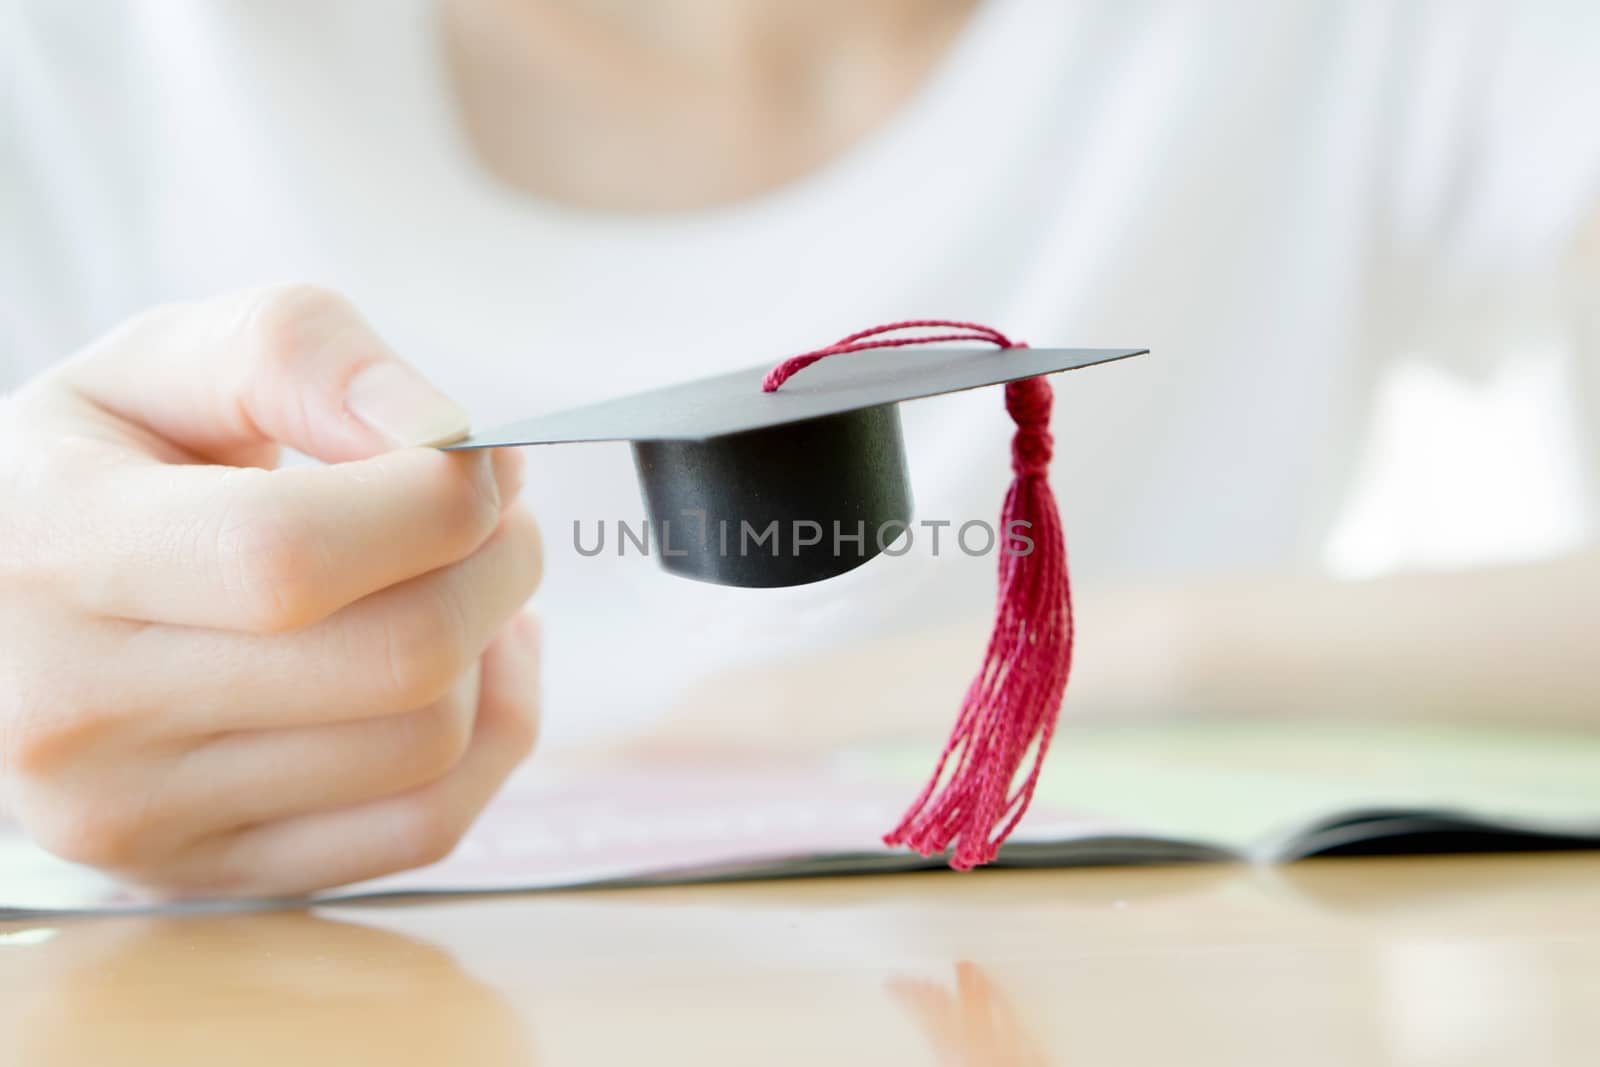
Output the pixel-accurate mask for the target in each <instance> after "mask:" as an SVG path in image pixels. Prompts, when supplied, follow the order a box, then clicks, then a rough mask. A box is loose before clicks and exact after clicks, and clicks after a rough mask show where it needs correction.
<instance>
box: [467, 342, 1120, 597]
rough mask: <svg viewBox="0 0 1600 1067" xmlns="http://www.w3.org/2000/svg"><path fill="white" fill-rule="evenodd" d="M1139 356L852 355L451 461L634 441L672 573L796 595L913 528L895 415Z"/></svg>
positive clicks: (512, 428)
mask: <svg viewBox="0 0 1600 1067" xmlns="http://www.w3.org/2000/svg"><path fill="white" fill-rule="evenodd" d="M1145 351H1147V350H1146V349H1138V348H1054V349H1052V348H1020V347H1019V348H1002V349H993V348H951V347H943V346H940V347H931V346H929V347H922V346H918V347H903V348H890V349H880V350H877V351H873V352H870V353H867V352H852V353H850V354H847V355H840V356H838V357H836V358H832V359H827V360H823V361H821V362H819V363H816V364H813V365H811V366H809V367H808V368H807V369H806V371H805V373H804V374H802V375H797V376H796V377H795V378H794V379H793V380H792V381H786V382H785V383H784V384H783V386H782V388H779V389H777V390H776V391H774V392H763V391H762V382H763V380H764V379H765V378H766V376H767V373H768V371H769V370H770V369H771V365H770V364H763V365H762V366H759V367H751V368H749V369H747V370H741V371H733V372H731V373H728V374H723V375H718V376H716V377H712V378H704V379H701V380H699V381H693V382H686V383H684V384H681V385H673V386H668V387H666V388H662V389H656V390H652V391H650V392H645V393H638V394H635V395H633V396H626V397H622V398H619V399H616V400H608V401H603V402H601V403H598V404H591V405H589V406H587V407H582V408H576V409H573V410H571V411H564V412H558V413H554V414H549V415H540V416H536V417H534V418H531V419H527V420H524V421H521V422H517V423H512V424H511V425H508V426H504V427H500V428H498V429H494V430H489V431H486V432H483V433H477V434H473V435H472V436H471V437H468V438H466V439H464V440H462V441H458V442H456V443H454V444H451V445H449V446H447V448H449V449H450V450H458V449H475V448H496V447H501V446H511V445H543V444H563V443H576V442H584V441H629V442H631V443H632V445H633V453H634V462H635V465H636V466H637V468H638V471H639V480H640V485H641V488H642V490H643V494H644V500H645V506H646V510H647V512H648V514H649V517H650V521H651V529H652V532H653V534H654V537H655V540H656V546H655V549H654V553H655V555H656V556H657V558H658V559H659V561H660V562H661V564H662V566H664V567H665V568H666V569H667V570H668V571H671V572H673V573H675V574H679V575H682V576H684V577H689V578H696V579H699V580H701V581H709V582H717V583H719V584H724V585H737V586H750V587H774V586H786V585H800V584H804V583H807V582H815V581H821V580H822V579H825V578H831V577H834V576H835V575H839V574H843V573H844V572H846V571H849V570H852V569H854V568H855V567H858V566H860V565H861V564H862V563H864V562H866V561H867V560H869V559H871V558H872V557H874V556H876V555H878V554H879V553H880V552H881V551H883V550H884V548H886V547H887V546H888V545H889V544H892V543H893V542H894V540H895V534H896V532H897V531H903V530H904V529H905V526H906V524H908V523H909V522H910V519H911V487H910V479H909V477H908V475H907V472H906V459H905V447H904V444H903V441H902V437H901V433H900V415H899V409H898V408H897V407H896V405H897V404H899V403H900V402H901V401H905V400H915V399H919V398H921V397H928V396H936V395H939V394H942V393H953V392H959V391H962V390H966V389H977V388H980V387H983V386H988V385H1000V384H1003V383H1005V382H1011V381H1016V380H1018V379H1022V378H1032V377H1036V376H1039V375H1045V374H1054V373H1056V372H1058V371H1065V370H1075V369H1077V368H1079V367H1087V366H1092V365H1094V364H1098V363H1109V362H1112V361H1114V360H1119V359H1125V358H1127V357H1129V356H1136V355H1140V354H1142V353H1144V352H1145ZM594 518H596V519H598V518H600V516H594ZM617 518H620V517H617ZM951 518H956V517H955V516H951ZM858 534H861V535H862V536H860V537H859V539H858V537H857V535H858ZM885 538H887V540H886V539H885Z"/></svg>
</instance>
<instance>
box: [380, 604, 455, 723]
mask: <svg viewBox="0 0 1600 1067" xmlns="http://www.w3.org/2000/svg"><path fill="white" fill-rule="evenodd" d="M415 599H416V600H418V601H420V603H415V604H410V605H406V606H405V608H403V609H402V610H399V611H395V612H392V613H390V615H389V616H388V617H387V618H386V619H385V621H384V626H383V648H382V651H381V654H380V659H381V662H382V663H383V665H384V671H385V676H384V677H385V684H386V685H387V686H388V688H389V691H390V693H391V694H392V696H393V697H394V698H395V700H396V703H397V705H398V706H401V707H419V706H421V705H423V704H428V703H432V702H433V701H435V700H437V699H439V698H440V697H441V696H442V695H443V694H444V693H445V692H446V691H447V690H448V689H449V688H450V686H451V685H452V684H453V683H454V682H455V680H456V678H457V677H459V676H460V674H461V672H462V671H464V670H466V668H467V667H468V665H469V664H470V662H471V650H470V649H469V648H468V636H467V626H466V621H465V619H463V617H462V615H461V611H460V608H459V607H458V606H457V605H455V604H454V603H452V602H451V601H450V599H449V598H448V595H447V594H444V593H440V592H435V591H428V590H425V589H424V590H418V592H417V593H416V595H415Z"/></svg>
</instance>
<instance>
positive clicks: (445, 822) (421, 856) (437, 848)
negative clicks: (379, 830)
mask: <svg viewBox="0 0 1600 1067" xmlns="http://www.w3.org/2000/svg"><path fill="white" fill-rule="evenodd" d="M465 830H466V827H464V826H462V825H461V821H460V820H459V819H457V818H456V817H455V815H454V814H453V813H452V812H451V811H450V809H449V807H448V806H446V805H445V804H444V803H443V802H442V800H440V799H437V798H435V797H434V796H431V795H430V796H426V797H423V798H419V799H418V800H417V801H416V802H414V803H412V804H410V805H408V806H407V807H406V808H405V809H404V810H403V814H402V816H401V819H400V825H399V827H398V830H397V837H398V841H397V845H398V848H399V851H400V857H399V859H400V862H401V863H402V864H403V865H404V866H407V867H425V866H427V865H428V864H430V863H438V862H440V861H441V860H443V859H445V858H446V857H448V856H449V855H450V853H452V852H454V851H455V849H456V845H457V844H459V843H460V841H461V836H462V834H463V833H464V832H465Z"/></svg>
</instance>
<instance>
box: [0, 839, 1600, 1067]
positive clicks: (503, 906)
mask: <svg viewBox="0 0 1600 1067" xmlns="http://www.w3.org/2000/svg"><path fill="white" fill-rule="evenodd" d="M1597 1062H1600V854H1581V853H1570V854H1562V855H1548V856H1502V857H1484V858H1434V859H1427V858H1422V859H1343V860H1322V861H1313V862H1308V863H1302V864H1298V865H1295V866H1292V867H1287V868H1276V869H1265V868H1247V867H1226V866H1216V867H1190V868H1165V869H1149V868H1147V869H1138V868H1105V869H1079V870H1067V871H1041V872H980V873H977V874H973V875H953V874H931V875H911V876H904V877H884V878H857V879H840V880H815V881H791V882H771V883H756V884H746V885H725V886H706V887H691V888H672V889H653V890H630V891H611V892H595V893H583V894H555V895H546V896H514V897H498V898H488V899H471V900H455V901H443V902H431V903H422V904H405V905H391V906H383V907H370V906H369V907H363V908H340V909H331V910H327V911H324V912H318V913H280V914H270V915H253V916H231V917H203V918H177V919H172V918H169V919H149V918H135V919H80V920H72V921H65V922H53V923H21V924H19V923H10V924H0V1063H3V1064H7V1065H10V1064H19V1065H26V1067H34V1065H41V1067H48V1065H71V1067H80V1065H81V1067H90V1065H93V1067H102V1065H112V1064H132V1065H145V1064H150V1065H158V1064H159V1065H167V1064H208V1065H210V1064H239V1065H246V1067H253V1065H258V1064H259V1065H267V1064H273V1065H277V1064H291V1065H308V1064H323V1063H328V1064H353V1065H363V1064H382V1065H388V1067H410V1065H413V1064H415V1065H421V1064H429V1065H435V1064H452V1065H453V1064H464V1065H490V1067H493V1065H510V1064H547V1065H567V1064H639V1065H655V1064H676V1063H685V1064H699V1065H707V1064H741V1065H746V1064H748V1065H752V1067H755V1065H763V1064H822V1065H827V1067H841V1065H848V1064H857V1063H861V1064H875V1065H889V1064H893V1065H899V1064H912V1065H915V1064H931V1065H938V1067H968V1065H977V1064H997V1065H1025V1067H1036V1065H1044V1064H1057V1065H1077V1064H1097V1065H1098V1064H1131V1065H1143V1064H1163V1065H1166V1064H1176V1065H1184V1067H1199V1065H1208V1064H1229V1065H1240V1064H1272V1065H1285V1067H1287V1065H1297V1067H1317V1065H1324V1064H1326V1065H1329V1067H1333V1065H1339V1067H1352V1065H1368V1064H1418V1065H1422V1064H1427V1065H1441V1067H1443V1065H1449V1067H1465V1065H1474V1067H1475V1065H1480V1064H1481V1065H1485V1067H1487V1065H1491V1064H1492V1065H1496V1067H1513V1065H1514V1067H1530V1065H1535V1064H1585V1065H1589V1064H1594V1063H1597Z"/></svg>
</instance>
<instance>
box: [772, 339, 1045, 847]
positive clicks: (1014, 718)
mask: <svg viewBox="0 0 1600 1067" xmlns="http://www.w3.org/2000/svg"><path fill="white" fill-rule="evenodd" d="M908 328H934V329H946V330H952V331H960V332H952V333H946V334H934V335H927V334H923V335H918V336H914V337H907V338H899V337H884V336H883V335H884V334H886V333H890V332H895V331H899V330H903V329H908ZM946 340H952V341H985V342H988V343H991V344H995V345H998V346H999V347H1001V348H1022V347H1025V346H1023V345H1021V344H1016V343H1013V342H1011V341H1009V340H1008V339H1007V338H1006V337H1005V335H1004V334H1002V333H1000V332H999V331H998V330H994V329H991V328H990V327H987V326H981V325H977V324H974V323H965V322H947V321H944V320H939V319H926V320H915V321H909V322H899V323H891V324H889V325H887V326H879V327H875V328H873V329H870V330H863V331H861V332H860V333H856V334H851V335H850V336H849V337H846V338H843V339H842V340H840V341H838V342H836V343H834V344H832V345H830V346H828V347H827V348H822V349H818V350H816V351H814V352H807V353H805V354H803V355H799V356H795V357H793V358H791V359H787V360H785V361H784V362H783V363H780V364H779V365H778V366H777V367H775V368H773V370H772V372H771V373H770V374H768V375H767V379H766V382H765V383H764V384H763V386H762V387H763V388H764V389H765V390H767V391H768V392H771V391H772V390H773V389H776V388H777V387H778V386H780V385H782V384H783V383H784V382H785V381H786V380H787V379H788V378H789V377H790V376H791V375H793V374H795V373H796V372H797V371H800V370H802V369H804V368H805V367H808V366H810V365H811V364H812V363H815V362H816V361H817V360H819V359H824V358H826V357H828V356H832V355H840V354H843V353H847V352H859V351H862V350H863V349H867V348H886V347H898V346H900V345H911V344H919V345H920V344H930V343H933V342H936V341H946ZM1005 395H1006V410H1007V411H1008V412H1009V413H1010V414H1011V417H1012V419H1013V420H1014V421H1015V422H1016V424H1017V432H1016V436H1015V437H1014V438H1013V440H1012V443H1011V467H1012V470H1013V472H1014V473H1015V475H1016V477H1015V479H1014V480H1013V481H1012V484H1011V489H1010V491H1009V492H1007V493H1006V498H1005V504H1004V506H1003V508H1002V510H1001V529H1002V531H1003V533H1002V538H1003V541H1004V543H1005V544H1006V545H1007V546H1012V547H1015V546H1017V545H1022V546H1023V547H1022V548H1021V550H1013V551H1002V552H1001V554H1000V582H999V595H998V598H997V602H996V607H995V624H994V631H993V633H992V634H991V635H990V638H989V645H988V648H987V649H986V650H985V652H984V658H983V666H982V668H981V669H980V670H979V671H978V675H977V677H976V678H974V679H973V680H972V683H971V685H970V686H969V687H968V689H967V694H966V697H965V699H964V700H963V701H962V703H961V711H960V713H959V715H958V716H957V718H956V724H955V727H954V729H953V730H952V731H951V734H950V739H949V741H948V742H947V743H946V744H945V747H944V751H943V752H942V753H941V754H940V756H939V761H938V764H937V765H936V766H935V768H934V771H933V775H932V777H930V778H929V780H928V783H927V785H926V786H924V787H923V789H922V792H921V793H920V794H919V795H918V796H917V799H916V800H915V801H914V802H913V803H912V804H911V807H910V808H909V810H907V812H906V814H905V816H904V818H903V819H902V820H901V822H900V824H899V825H898V826H896V827H895V828H894V829H893V830H892V831H890V832H889V833H888V834H887V835H885V837H884V839H883V840H884V843H885V844H888V845H904V846H907V847H909V848H912V849H914V850H916V851H917V852H920V853H922V854H923V855H925V856H931V855H934V854H936V853H941V852H945V851H946V850H949V851H950V866H952V867H954V868H956V869H958V870H967V869H970V868H972V867H976V866H979V865H981V864H984V863H988V862H989V861H990V860H992V859H994V858H995V855H996V853H997V851H998V850H999V847H1000V844H1001V842H1003V841H1004V840H1005V839H1006V837H1008V836H1009V835H1010V833H1011V831H1012V830H1014V829H1016V826H1017V823H1018V822H1020V821H1021V819H1022V816H1023V814H1024V813H1025V812H1026V811H1027V810H1028V805H1029V803H1030V802H1031V801H1032V799H1033V792H1034V789H1035V787H1036V786H1037V784H1038V781H1039V772H1040V769H1041V768H1042V766H1043V764H1044V758H1045V754H1046V753H1047V752H1048V751H1049V748H1050V740H1051V737H1052V736H1053V734H1054V732H1055V725H1056V718H1057V716H1058V715H1059V713H1060V710H1061V701H1062V697H1063V696H1064V695H1065V693H1066V687H1067V677H1068V675H1069V674H1070V672H1071V669H1072V646H1073V617H1072V585H1071V581H1070V579H1069V577H1068V574H1067V552H1066V541H1065V538H1064V536H1063V534H1062V528H1061V514H1060V511H1059V509H1058V507H1057V505H1056V499H1055V493H1054V492H1053V491H1052V490H1051V488H1050V479H1049V469H1050V459H1051V455H1052V452H1053V449H1054V442H1053V439H1052V437H1051V435H1050V409H1051V406H1052V403H1053V400H1054V394H1053V392H1052V391H1051V388H1050V384H1049V383H1048V382H1047V381H1045V380H1044V379H1043V378H1024V379H1021V380H1019V381H1015V382H1011V383H1009V384H1007V386H1006V393H1005ZM1023 538H1025V539H1026V540H1021V539H1023ZM1030 752H1031V753H1032V757H1033V758H1032V761H1031V763H1029V767H1028V771H1027V774H1026V775H1025V776H1024V777H1023V779H1022V781H1021V782H1020V783H1017V782H1016V778H1017V775H1018V773H1019V772H1020V771H1021V769H1022V767H1023V764H1024V763H1025V762H1028V755H1029V753H1030Z"/></svg>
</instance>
